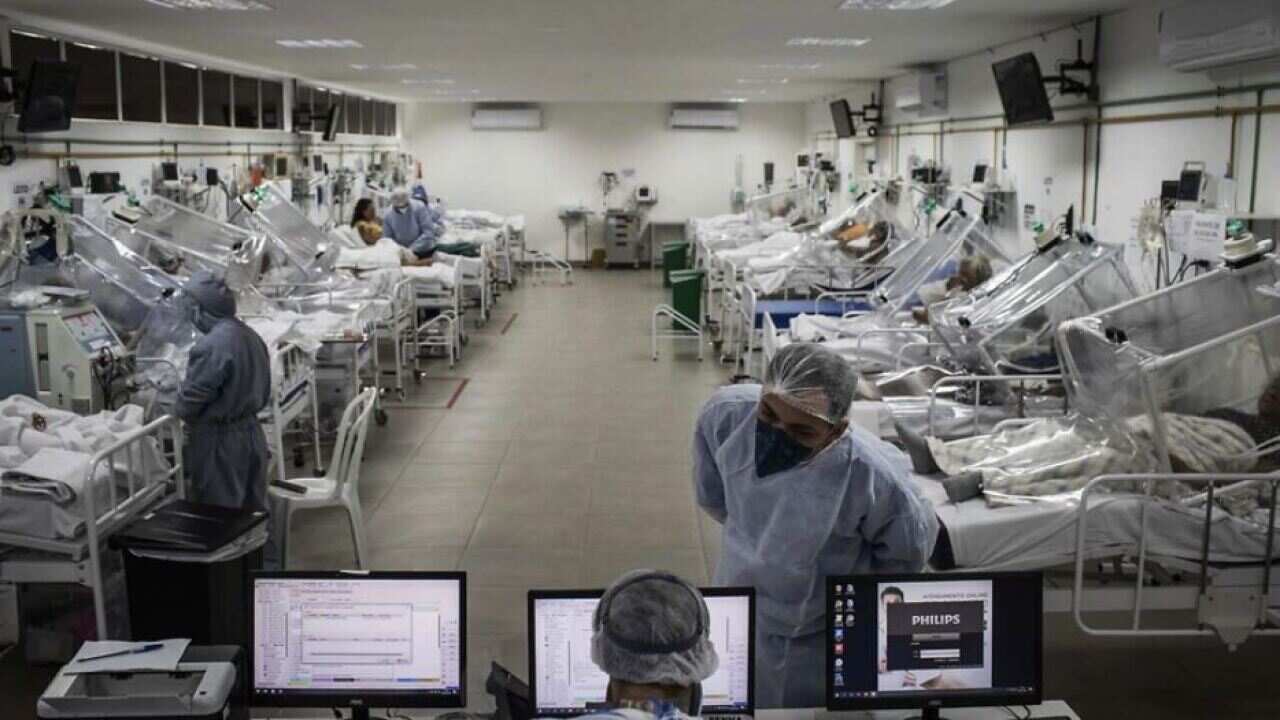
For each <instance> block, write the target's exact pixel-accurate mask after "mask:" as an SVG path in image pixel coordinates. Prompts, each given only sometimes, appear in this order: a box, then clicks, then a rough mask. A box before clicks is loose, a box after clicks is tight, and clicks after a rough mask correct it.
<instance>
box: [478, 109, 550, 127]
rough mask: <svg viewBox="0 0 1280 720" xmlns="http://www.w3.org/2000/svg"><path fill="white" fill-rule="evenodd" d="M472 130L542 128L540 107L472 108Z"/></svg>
mask: <svg viewBox="0 0 1280 720" xmlns="http://www.w3.org/2000/svg"><path fill="white" fill-rule="evenodd" d="M471 129H472V130H541V129H542V108H540V107H536V106H533V107H530V106H522V107H484V106H476V107H474V108H472V109H471Z"/></svg>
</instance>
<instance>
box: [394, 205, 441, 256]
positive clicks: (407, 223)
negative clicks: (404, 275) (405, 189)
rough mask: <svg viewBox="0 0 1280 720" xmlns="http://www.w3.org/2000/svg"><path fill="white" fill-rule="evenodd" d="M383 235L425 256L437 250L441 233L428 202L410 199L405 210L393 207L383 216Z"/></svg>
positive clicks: (418, 254)
mask: <svg viewBox="0 0 1280 720" xmlns="http://www.w3.org/2000/svg"><path fill="white" fill-rule="evenodd" d="M382 235H383V237H388V238H391V239H392V240H395V241H396V243H397V244H399V245H401V246H402V247H407V248H409V249H410V250H412V251H413V254H414V255H416V256H418V257H420V258H424V257H428V256H429V255H431V253H432V252H433V251H434V250H435V246H436V240H437V239H438V237H439V235H440V233H439V230H438V223H436V222H435V221H434V220H432V216H431V210H430V209H428V208H427V205H426V203H424V202H422V201H420V200H410V201H409V207H408V208H406V209H405V210H403V211H400V210H397V209H395V208H391V209H390V210H387V212H386V214H385V215H383V216H382Z"/></svg>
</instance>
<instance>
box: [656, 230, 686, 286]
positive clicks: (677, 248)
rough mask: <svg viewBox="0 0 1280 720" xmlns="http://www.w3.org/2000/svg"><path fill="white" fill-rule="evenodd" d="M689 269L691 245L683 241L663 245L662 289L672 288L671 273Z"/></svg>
mask: <svg viewBox="0 0 1280 720" xmlns="http://www.w3.org/2000/svg"><path fill="white" fill-rule="evenodd" d="M687 267H689V243H687V242H685V241H683V240H676V241H673V242H665V243H662V287H671V271H672V270H684V269H685V268H687Z"/></svg>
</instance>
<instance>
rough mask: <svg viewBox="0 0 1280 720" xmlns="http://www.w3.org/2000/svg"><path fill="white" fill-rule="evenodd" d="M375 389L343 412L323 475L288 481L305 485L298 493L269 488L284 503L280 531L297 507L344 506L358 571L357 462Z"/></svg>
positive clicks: (361, 548)
mask: <svg viewBox="0 0 1280 720" xmlns="http://www.w3.org/2000/svg"><path fill="white" fill-rule="evenodd" d="M376 392H377V391H376V390H375V389H374V388H372V387H370V388H365V389H364V391H363V392H361V393H360V394H359V395H357V396H356V397H355V399H354V400H352V401H351V402H350V403H349V404H348V405H347V409H346V410H344V411H343V413H342V422H341V424H340V425H339V426H338V436H337V439H336V441H335V444H334V446H333V457H331V458H330V459H329V468H328V469H327V470H326V471H325V474H324V477H317V478H295V479H291V480H289V482H291V483H294V484H297V485H302V486H304V487H306V489H307V491H306V493H302V494H300V493H297V492H294V491H292V490H287V489H285V488H282V487H277V486H275V485H272V486H271V488H270V492H271V495H272V496H273V497H274V498H276V499H278V500H280V501H282V503H283V505H284V513H285V522H284V528H283V530H284V532H288V528H289V527H290V526H291V525H292V522H293V513H294V512H296V511H298V510H304V509H314V508H323V507H338V506H341V507H343V508H345V509H346V511H347V517H348V518H349V520H350V522H351V538H352V540H353V542H354V543H355V546H356V567H357V568H359V569H361V570H363V569H364V568H366V567H368V563H367V561H366V557H365V533H364V515H363V514H362V513H361V509H360V493H359V485H360V461H361V457H362V455H363V454H364V439H365V436H366V435H367V434H368V430H369V418H370V417H371V416H372V415H373V410H374V407H375V406H376V404H377V403H375V402H374V401H375V394H376ZM273 504H274V503H273ZM284 547H285V557H284V558H283V563H284V566H285V567H288V566H289V558H288V548H289V543H288V542H285V544H284Z"/></svg>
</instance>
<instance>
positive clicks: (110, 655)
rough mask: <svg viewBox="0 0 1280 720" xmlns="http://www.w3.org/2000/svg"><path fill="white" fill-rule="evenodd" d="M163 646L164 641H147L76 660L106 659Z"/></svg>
mask: <svg viewBox="0 0 1280 720" xmlns="http://www.w3.org/2000/svg"><path fill="white" fill-rule="evenodd" d="M163 647H164V643H147V644H146V645H140V646H138V647H136V648H129V649H128V650H117V651H115V652H109V653H106V654H103V655H94V656H93V657H84V658H77V659H76V662H89V661H91V660H106V659H107V658H113V657H120V656H121V655H139V654H141V653H148V652H152V651H154V650H159V649H161V648H163Z"/></svg>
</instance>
